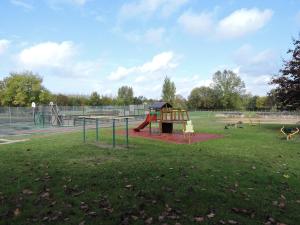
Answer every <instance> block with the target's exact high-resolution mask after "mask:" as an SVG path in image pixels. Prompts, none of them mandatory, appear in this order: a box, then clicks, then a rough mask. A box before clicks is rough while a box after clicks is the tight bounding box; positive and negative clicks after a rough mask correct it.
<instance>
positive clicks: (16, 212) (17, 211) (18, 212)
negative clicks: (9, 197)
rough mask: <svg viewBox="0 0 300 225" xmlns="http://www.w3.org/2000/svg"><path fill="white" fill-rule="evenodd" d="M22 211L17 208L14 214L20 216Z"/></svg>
mask: <svg viewBox="0 0 300 225" xmlns="http://www.w3.org/2000/svg"><path fill="white" fill-rule="evenodd" d="M20 213H21V210H20V209H19V208H16V209H15V211H14V216H19V215H20Z"/></svg>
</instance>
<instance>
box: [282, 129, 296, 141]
mask: <svg viewBox="0 0 300 225" xmlns="http://www.w3.org/2000/svg"><path fill="white" fill-rule="evenodd" d="M280 132H281V133H283V134H284V135H286V140H291V139H292V138H293V136H294V135H295V134H297V133H299V129H298V127H296V128H285V127H284V126H283V127H282V128H281V129H280Z"/></svg>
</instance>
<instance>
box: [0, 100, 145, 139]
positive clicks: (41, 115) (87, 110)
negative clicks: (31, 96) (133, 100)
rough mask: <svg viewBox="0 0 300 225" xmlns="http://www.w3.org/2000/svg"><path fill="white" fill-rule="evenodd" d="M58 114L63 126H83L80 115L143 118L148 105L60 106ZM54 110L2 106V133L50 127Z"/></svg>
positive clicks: (8, 133) (0, 110)
mask: <svg viewBox="0 0 300 225" xmlns="http://www.w3.org/2000/svg"><path fill="white" fill-rule="evenodd" d="M57 110H58V116H59V117H60V119H61V121H62V124H60V125H61V127H72V126H73V127H74V126H81V125H82V124H81V122H80V120H77V118H79V117H80V116H87V115H103V116H109V115H110V116H133V117H134V118H136V119H141V118H143V117H144V115H145V110H147V106H145V105H129V106H58V107H57ZM52 116H53V112H52V111H51V106H38V107H37V108H35V109H33V108H31V107H0V135H1V136H4V135H11V134H15V133H17V132H19V131H22V130H33V129H37V128H39V129H40V128H49V127H51V126H52V125H53V124H52V123H51V120H52Z"/></svg>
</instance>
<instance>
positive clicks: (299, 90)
mask: <svg viewBox="0 0 300 225" xmlns="http://www.w3.org/2000/svg"><path fill="white" fill-rule="evenodd" d="M293 45H294V49H289V50H288V51H287V54H291V59H289V60H283V68H282V69H280V70H279V75H277V76H274V77H273V78H272V80H271V84H275V85H277V87H276V88H275V96H276V99H277V102H278V103H279V104H280V107H281V108H286V109H300V35H299V40H296V39H293Z"/></svg>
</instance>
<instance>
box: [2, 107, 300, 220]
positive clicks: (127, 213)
mask: <svg viewBox="0 0 300 225" xmlns="http://www.w3.org/2000/svg"><path fill="white" fill-rule="evenodd" d="M191 118H192V120H193V123H194V126H195V128H196V130H197V131H198V132H208V133H217V134H223V135H224V138H222V139H216V140H210V141H207V142H202V143H197V144H192V145H176V144H169V143H164V142H160V141H153V140H145V139H142V138H130V145H131V148H130V149H128V150H113V149H104V148H99V147H97V146H95V145H94V144H93V139H94V137H95V136H94V131H89V132H88V143H87V144H83V143H82V134H81V133H80V132H78V133H69V134H57V135H48V136H46V135H45V136H33V137H32V138H31V140H30V141H28V142H23V143H16V144H11V145H2V146H0V153H1V155H0V178H1V182H0V192H1V193H0V224H80V223H81V222H83V221H85V224H145V223H147V222H148V223H149V224H150V222H151V219H149V218H152V224H163V223H167V224H176V223H180V224H198V223H200V222H196V221H195V218H196V217H197V218H198V220H202V217H203V219H204V221H203V222H201V224H219V221H220V220H223V221H225V222H227V224H228V220H234V221H237V222H238V223H239V224H247V225H251V224H263V223H265V222H267V221H268V218H269V217H272V218H273V219H274V220H276V222H281V223H285V224H289V225H295V224H298V223H299V221H300V213H299V212H300V203H299V200H300V179H299V178H300V164H299V160H300V148H299V146H300V138H299V135H298V136H297V137H296V138H295V139H294V140H292V141H286V140H284V139H282V138H281V137H280V135H279V132H278V130H279V128H280V125H266V126H261V127H249V126H245V127H244V128H243V129H229V130H224V125H223V124H220V123H217V122H216V121H215V119H214V118H213V116H212V115H209V114H207V113H206V114H205V113H203V114H201V115H200V114H195V113H191ZM103 134H104V135H103ZM101 140H102V141H103V142H106V143H110V142H111V136H110V130H109V129H106V130H105V132H103V130H102V136H101ZM117 142H118V143H125V141H124V137H118V138H117ZM208 215H209V217H211V218H208ZM159 218H160V220H161V221H159ZM82 224H83V223H82Z"/></svg>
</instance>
